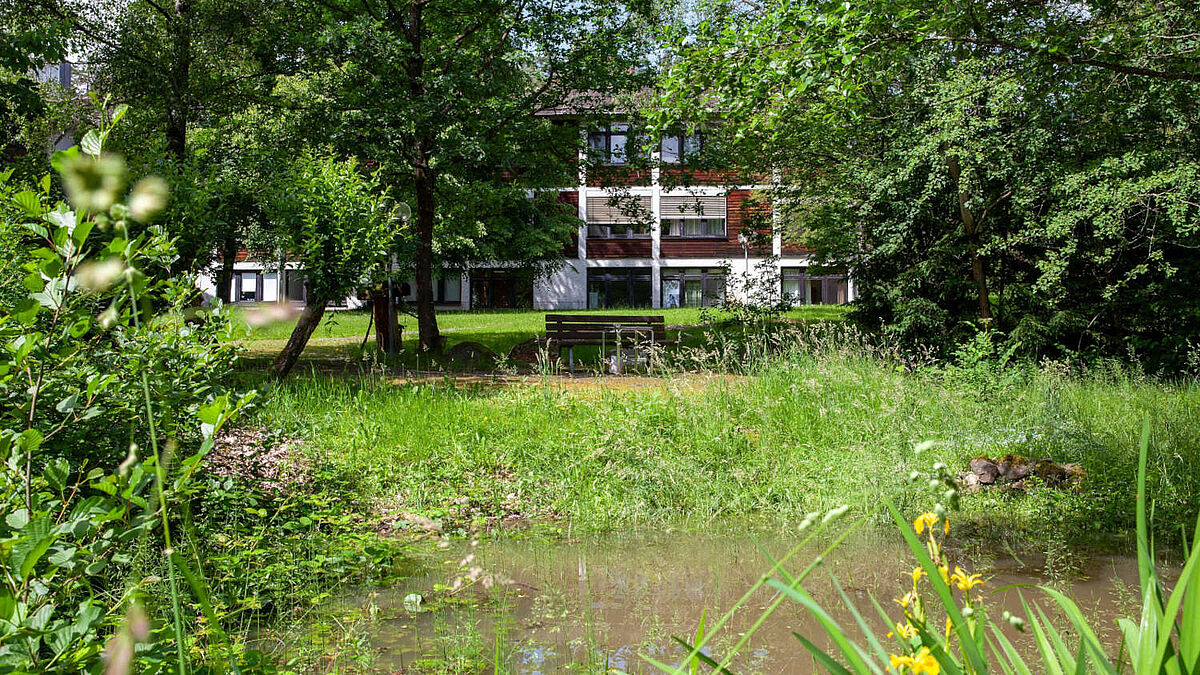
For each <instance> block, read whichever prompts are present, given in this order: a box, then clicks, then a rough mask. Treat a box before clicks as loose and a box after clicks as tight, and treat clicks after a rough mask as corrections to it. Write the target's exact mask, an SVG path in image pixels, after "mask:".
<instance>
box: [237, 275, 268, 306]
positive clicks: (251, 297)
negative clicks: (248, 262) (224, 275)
mask: <svg viewBox="0 0 1200 675" xmlns="http://www.w3.org/2000/svg"><path fill="white" fill-rule="evenodd" d="M260 300H262V273H261V272H235V273H234V275H233V301H234V302H259V301H260Z"/></svg>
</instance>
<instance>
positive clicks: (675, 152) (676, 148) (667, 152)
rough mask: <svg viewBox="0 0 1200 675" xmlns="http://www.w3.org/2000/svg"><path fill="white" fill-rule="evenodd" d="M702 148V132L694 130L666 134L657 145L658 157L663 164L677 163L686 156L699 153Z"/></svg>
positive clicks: (685, 158)
mask: <svg viewBox="0 0 1200 675" xmlns="http://www.w3.org/2000/svg"><path fill="white" fill-rule="evenodd" d="M703 148H704V134H702V133H699V132H696V133H691V134H680V135H678V136H666V137H664V138H663V139H662V143H661V144H660V145H659V154H658V156H659V159H661V160H662V162H663V164H679V163H680V162H683V161H686V160H687V158H688V157H693V156H695V155H698V154H700V151H701V150H702V149H703Z"/></svg>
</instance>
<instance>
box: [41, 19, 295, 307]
mask: <svg viewBox="0 0 1200 675" xmlns="http://www.w3.org/2000/svg"><path fill="white" fill-rule="evenodd" d="M34 2H35V3H36V4H39V5H40V6H42V7H43V8H44V11H45V12H46V13H51V14H53V15H55V16H57V17H59V18H60V20H61V21H64V22H67V23H68V24H69V25H70V26H71V28H72V30H73V33H74V38H75V40H76V41H77V42H78V43H79V46H80V48H81V49H83V50H86V52H87V53H88V61H89V71H90V75H91V77H92V80H93V81H92V86H93V88H94V89H95V90H97V91H99V92H101V93H102V94H104V95H106V96H111V97H112V98H113V99H115V100H116V101H119V102H121V103H126V104H129V105H131V106H132V114H131V116H130V117H131V119H130V124H128V125H127V126H126V128H124V129H122V130H121V136H120V138H119V139H118V140H119V142H118V143H117V144H115V149H117V150H119V151H121V152H123V153H124V154H125V155H126V156H128V157H130V158H131V160H132V161H133V162H134V163H139V164H145V165H150V166H151V167H152V169H153V170H154V171H156V172H158V173H160V174H163V175H166V176H174V177H177V178H180V179H182V180H179V181H173V185H172V187H173V188H174V189H175V190H177V191H180V192H178V194H179V195H180V197H182V198H186V197H188V196H189V195H186V194H184V193H183V192H182V190H187V191H189V192H192V193H193V195H192V196H194V192H195V187H194V186H195V184H196V183H197V181H196V180H195V179H202V178H203V179H208V178H210V177H211V176H209V175H206V174H209V173H211V167H209V166H208V165H207V164H205V163H204V161H203V160H198V159H197V158H196V157H195V156H192V155H190V154H189V143H190V142H192V139H191V138H190V136H191V135H192V132H193V131H195V130H196V129H198V128H199V129H202V128H210V129H211V128H218V129H219V128H223V127H225V124H226V123H227V122H228V121H229V120H230V118H231V117H232V116H234V115H236V114H237V113H239V112H240V111H243V110H245V109H246V108H247V107H248V106H250V105H251V104H253V103H256V102H260V101H263V100H267V99H269V98H270V94H271V91H272V89H273V88H274V85H275V78H276V77H277V76H279V75H281V74H285V73H289V72H292V71H293V70H294V69H295V67H296V64H297V62H298V56H297V50H296V45H297V44H298V42H299V41H300V39H301V36H303V35H306V33H307V31H306V29H305V26H304V25H303V21H304V19H305V17H306V15H305V14H304V13H302V12H295V11H292V7H291V6H290V5H289V4H288V3H283V2H279V1H277V0H188V1H183V0H178V1H176V2H165V3H164V2H159V1H158V0H131V1H130V2H86V1H83V0H79V1H76V0H34ZM210 154H211V151H210ZM189 184H191V185H192V187H187V186H188V185H189ZM200 184H201V185H204V186H206V187H207V186H208V180H204V181H203V182H201V183H200ZM227 185H228V184H227V183H223V184H221V185H218V186H214V187H216V188H217V189H216V191H215V192H216V194H214V195H213V196H212V198H211V199H208V200H206V201H207V203H208V204H210V205H213V206H220V207H222V209H224V210H226V211H227V210H228V208H227V207H230V206H232V205H233V202H234V201H236V200H233V199H232V198H233V195H231V194H229V193H228V192H225V193H223V194H222V193H221V188H222V187H225V186H227ZM242 201H243V202H244V201H245V200H242ZM188 203H189V204H190V205H192V206H199V205H201V201H198V200H192V201H191V202H188ZM175 211H176V212H177V213H179V212H180V209H179V208H175ZM186 215H188V217H186V218H184V219H172V220H171V221H169V222H171V223H172V224H176V223H178V224H180V225H183V224H184V223H186V222H188V221H193V222H202V223H203V224H204V227H202V228H179V229H174V230H173V231H172V232H171V234H173V235H176V236H179V237H180V238H181V243H183V244H184V246H181V249H180V259H179V261H178V263H177V271H197V270H199V269H202V268H204V267H206V266H208V265H209V264H210V263H211V262H212V259H213V255H214V252H215V253H216V254H217V255H218V257H219V258H220V259H221V261H222V266H221V268H220V269H219V270H218V274H217V292H218V295H219V296H221V297H226V298H228V297H229V290H230V284H231V281H232V275H231V274H230V273H229V270H230V269H231V268H232V265H233V262H234V259H235V257H236V255H237V252H238V249H239V248H240V246H241V245H242V244H243V241H242V239H243V233H242V232H241V231H240V229H239V228H240V227H241V226H242V225H243V224H244V223H245V222H246V218H245V217H240V216H239V217H228V216H229V214H228V213H223V212H220V211H218V212H215V213H211V214H203V213H192V214H186ZM201 235H203V237H202V236H201Z"/></svg>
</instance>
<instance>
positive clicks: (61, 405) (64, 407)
mask: <svg viewBox="0 0 1200 675" xmlns="http://www.w3.org/2000/svg"><path fill="white" fill-rule="evenodd" d="M78 402H79V392H75V393H74V394H71V395H70V396H68V397H66V398H64V399H63V400H61V401H59V402H58V404H57V405H55V406H54V409H55V410H57V411H58V412H60V413H63V414H70V413H71V412H72V411H74V410H75V406H76V404H77V403H78Z"/></svg>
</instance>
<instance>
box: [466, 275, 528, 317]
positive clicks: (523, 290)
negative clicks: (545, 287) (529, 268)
mask: <svg viewBox="0 0 1200 675" xmlns="http://www.w3.org/2000/svg"><path fill="white" fill-rule="evenodd" d="M471 307H472V308H473V309H526V308H529V307H533V277H532V276H531V275H530V274H529V273H527V272H523V271H521V270H511V269H479V270H471Z"/></svg>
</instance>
